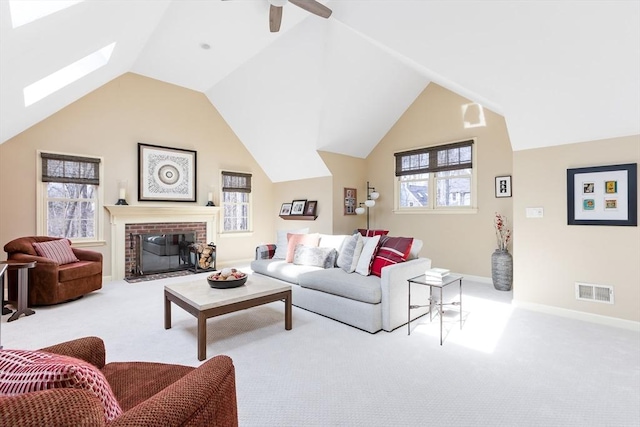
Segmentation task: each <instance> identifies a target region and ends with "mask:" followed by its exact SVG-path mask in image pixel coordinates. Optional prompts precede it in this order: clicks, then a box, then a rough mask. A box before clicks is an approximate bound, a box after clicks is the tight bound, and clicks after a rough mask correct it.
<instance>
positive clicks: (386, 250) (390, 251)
mask: <svg viewBox="0 0 640 427" xmlns="http://www.w3.org/2000/svg"><path fill="white" fill-rule="evenodd" d="M412 244H413V238H412V237H389V236H382V237H381V238H380V247H379V248H378V252H377V253H376V257H375V259H374V260H373V265H372V267H371V274H374V275H376V276H380V277H381V276H382V268H383V267H386V266H387V265H392V264H397V263H399V262H405V261H406V260H407V258H408V257H409V252H410V251H411V245H412Z"/></svg>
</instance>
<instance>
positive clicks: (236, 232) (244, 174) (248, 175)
mask: <svg viewBox="0 0 640 427" xmlns="http://www.w3.org/2000/svg"><path fill="white" fill-rule="evenodd" d="M225 175H230V176H241V177H246V178H248V182H249V185H248V186H247V187H245V188H244V189H240V188H239V189H238V190H239V191H235V192H240V193H248V194H249V197H248V198H249V200H248V202H247V205H248V207H247V229H246V230H225V228H224V223H225V204H226V203H225V201H224V193H225V192H229V191H225V186H224V176H225ZM252 178H253V175H252V174H251V173H249V172H240V171H231V170H222V171H220V234H223V235H227V236H230V235H239V234H246V233H252V232H253V194H252V191H253V189H252V182H251V181H252Z"/></svg>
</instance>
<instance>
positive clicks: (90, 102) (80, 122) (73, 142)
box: [0, 73, 274, 272]
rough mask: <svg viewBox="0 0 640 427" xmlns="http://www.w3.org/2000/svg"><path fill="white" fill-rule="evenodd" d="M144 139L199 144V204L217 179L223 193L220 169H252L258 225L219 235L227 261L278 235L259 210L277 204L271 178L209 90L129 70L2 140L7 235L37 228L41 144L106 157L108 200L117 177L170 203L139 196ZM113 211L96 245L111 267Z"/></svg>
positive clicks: (132, 193) (3, 235) (132, 189)
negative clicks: (139, 164) (144, 193)
mask: <svg viewBox="0 0 640 427" xmlns="http://www.w3.org/2000/svg"><path fill="white" fill-rule="evenodd" d="M138 142H143V143H147V144H154V145H161V146H169V147H177V148H184V149H189V150H196V151H197V153H198V154H197V156H198V157H197V160H198V164H197V169H198V171H197V200H198V202H197V203H194V205H204V204H206V196H207V192H208V191H209V186H210V185H214V186H215V191H216V193H219V191H220V178H219V176H220V171H221V170H223V169H226V170H232V171H242V172H249V173H252V174H253V190H254V191H253V193H252V198H253V209H254V223H253V228H254V230H255V232H254V233H252V234H244V235H242V236H241V237H237V236H236V237H233V238H221V239H219V241H218V242H216V244H217V245H218V259H219V263H220V264H224V263H225V261H229V262H232V261H233V260H239V259H247V258H248V257H252V256H253V253H254V249H255V246H256V244H257V243H258V242H260V241H266V240H269V239H270V238H271V235H272V234H273V233H274V229H273V218H272V216H265V215H260V214H259V213H260V212H263V211H268V212H271V211H272V209H271V207H272V206H273V188H272V184H271V181H270V180H269V179H268V178H267V177H266V175H265V174H264V172H263V171H262V169H261V168H260V167H259V166H258V164H257V163H256V162H255V161H254V159H253V157H252V156H251V155H250V154H249V152H248V151H247V150H246V149H245V147H244V146H243V145H242V143H241V142H240V141H239V140H238V138H237V137H236V135H235V134H234V133H233V131H232V130H231V129H230V128H229V126H228V125H227V124H226V122H225V121H224V120H223V119H222V117H221V116H220V114H219V113H218V112H217V110H216V109H215V108H214V107H213V106H212V105H211V103H210V102H209V100H208V99H207V98H206V97H205V95H203V94H202V93H199V92H195V91H192V90H188V89H184V88H181V87H178V86H174V85H171V84H167V83H163V82H160V81H157V80H153V79H149V78H146V77H143V76H140V75H136V74H132V73H128V74H124V75H123V76H121V77H119V78H117V79H114V80H112V81H111V82H109V83H107V84H106V85H104V86H102V87H101V88H99V89H97V90H95V91H93V92H91V93H90V94H88V95H86V96H85V97H83V98H81V99H80V100H78V101H76V102H74V103H73V104H71V105H69V106H67V107H66V108H64V109H62V110H60V111H59V112H57V113H56V114H54V115H52V116H50V117H49V118H47V119H45V120H43V121H42V122H40V123H38V124H36V125H35V126H33V127H31V128H29V129H28V130H26V131H25V132H23V133H21V134H19V135H17V136H16V137H14V138H12V139H11V140H9V141H7V142H5V143H4V144H1V145H0V188H2V198H1V200H2V205H1V206H0V225H1V227H0V241H1V242H5V243H6V242H8V241H9V240H11V239H13V238H16V237H19V236H25V235H33V234H35V233H36V210H35V202H36V200H35V187H36V150H45V151H46V150H50V151H56V152H65V153H71V154H81V155H89V156H102V157H103V158H104V164H103V166H104V182H103V183H102V184H103V185H104V202H105V204H113V203H115V202H116V200H117V198H118V189H117V181H118V180H120V179H126V180H128V182H129V196H128V197H127V199H128V202H129V204H138V203H146V204H157V205H171V204H172V203H162V202H138V201H137V182H138V181H137V170H138V167H137V144H138ZM219 200H220V196H219V194H217V195H216V197H215V201H216V204H217V205H219ZM8 201H10V203H9V202H8ZM179 205H181V206H183V205H185V203H179ZM108 218H109V216H108V213H106V212H105V228H104V230H105V234H104V236H105V239H106V241H107V242H106V243H107V246H98V247H95V248H93V249H95V250H98V251H101V252H102V253H103V255H104V257H105V266H104V267H105V268H104V271H105V272H109V271H110V269H111V264H110V262H111V260H110V242H109V240H110V228H109V227H110V225H109V220H108ZM2 256H3V257H6V254H4V253H3V254H2Z"/></svg>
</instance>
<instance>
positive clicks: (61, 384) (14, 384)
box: [0, 350, 122, 421]
mask: <svg viewBox="0 0 640 427" xmlns="http://www.w3.org/2000/svg"><path fill="white" fill-rule="evenodd" d="M54 388H79V389H84V390H87V391H90V392H91V393H93V394H94V395H95V396H96V397H98V399H100V402H102V406H103V409H104V415H105V418H106V419H107V420H108V421H111V420H113V419H114V418H116V417H118V416H120V415H121V414H122V409H121V408H120V405H119V404H118V401H117V400H116V398H115V396H114V394H113V391H112V390H111V387H110V386H109V383H108V382H107V380H106V378H105V377H104V375H103V374H102V372H100V370H99V369H98V368H97V367H95V366H93V365H92V364H90V363H88V362H85V361H84V360H80V359H76V358H74V357H70V356H63V355H59V354H53V353H48V352H44V351H28V350H2V351H0V395H6V396H13V395H18V394H23V393H29V392H33V391H39V390H49V389H54Z"/></svg>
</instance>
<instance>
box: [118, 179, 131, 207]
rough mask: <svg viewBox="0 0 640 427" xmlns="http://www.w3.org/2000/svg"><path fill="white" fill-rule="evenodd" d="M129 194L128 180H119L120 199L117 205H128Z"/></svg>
mask: <svg viewBox="0 0 640 427" xmlns="http://www.w3.org/2000/svg"><path fill="white" fill-rule="evenodd" d="M126 196H127V181H118V201H117V202H116V205H128V204H129V203H127V200H126Z"/></svg>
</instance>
